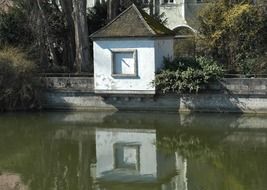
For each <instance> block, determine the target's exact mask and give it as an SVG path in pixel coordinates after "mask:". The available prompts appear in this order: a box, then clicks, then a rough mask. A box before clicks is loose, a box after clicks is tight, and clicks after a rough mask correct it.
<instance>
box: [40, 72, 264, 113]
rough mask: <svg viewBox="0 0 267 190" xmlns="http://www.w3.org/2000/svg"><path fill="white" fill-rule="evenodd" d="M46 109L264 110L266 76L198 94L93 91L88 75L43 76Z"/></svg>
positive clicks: (225, 81) (216, 85) (224, 83)
mask: <svg viewBox="0 0 267 190" xmlns="http://www.w3.org/2000/svg"><path fill="white" fill-rule="evenodd" d="M44 84H45V87H46V88H47V91H46V93H45V99H44V101H43V107H44V108H46V109H64V110H77V109H81V110H115V111H116V110H129V111H131V110H139V111H171V112H179V111H199V112H238V113H267V95H266V94H267V93H266V92H267V79H223V80H221V81H220V82H218V83H213V84H210V85H209V87H208V91H206V92H203V93H199V94H182V95H178V94H158V95H156V96H148V95H131V94H125V95H121V94H120V95H116V94H113V95H108V94H105V95H96V94H95V93H94V91H93V79H92V78H81V77H78V78H66V77H65V78H64V77H63V78H62V77H61V78H54V77H52V78H51V77H47V78H45V82H44Z"/></svg>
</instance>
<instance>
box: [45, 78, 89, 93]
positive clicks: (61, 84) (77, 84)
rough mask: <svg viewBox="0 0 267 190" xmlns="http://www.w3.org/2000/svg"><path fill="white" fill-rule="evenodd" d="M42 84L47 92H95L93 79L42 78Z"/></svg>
mask: <svg viewBox="0 0 267 190" xmlns="http://www.w3.org/2000/svg"><path fill="white" fill-rule="evenodd" d="M41 83H42V86H43V87H44V88H45V89H47V90H66V89H67V90H71V89H75V90H77V91H78V90H80V91H87V92H93V91H94V78H93V77H41Z"/></svg>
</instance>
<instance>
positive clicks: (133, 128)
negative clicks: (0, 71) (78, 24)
mask: <svg viewBox="0 0 267 190" xmlns="http://www.w3.org/2000/svg"><path fill="white" fill-rule="evenodd" d="M266 179H267V116H266V115H237V114H203V113H198V114H196V113H195V114H189V113H188V114H168V113H120V112H117V113H110V112H73V113H72V112H71V113H70V112H55V113H54V112H52V113H51V112H48V113H16V114H2V115H0V190H266V189H267V180H266Z"/></svg>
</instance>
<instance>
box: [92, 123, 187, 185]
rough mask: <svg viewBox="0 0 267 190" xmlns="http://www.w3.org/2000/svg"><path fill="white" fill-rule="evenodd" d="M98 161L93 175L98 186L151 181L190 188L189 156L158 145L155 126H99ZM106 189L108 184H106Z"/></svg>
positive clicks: (93, 169) (96, 134)
mask: <svg viewBox="0 0 267 190" xmlns="http://www.w3.org/2000/svg"><path fill="white" fill-rule="evenodd" d="M95 140H96V164H93V165H91V175H92V177H93V179H94V182H95V184H97V185H96V189H102V187H104V186H105V185H107V184H109V185H108V188H107V189H109V187H111V185H110V184H111V183H116V184H117V185H118V184H119V183H122V184H131V186H129V188H130V187H132V188H134V187H133V186H135V185H140V184H147V185H148V184H149V185H150V186H149V187H147V188H149V189H150V188H153V189H154V188H156V189H162V190H178V189H179V190H186V189H187V179H186V160H184V159H183V158H182V157H181V156H179V154H178V153H177V152H172V153H169V152H168V153H167V152H164V151H161V150H158V149H157V147H156V141H157V133H156V130H155V129H106V128H97V129H96V131H95ZM105 189H106V188H105Z"/></svg>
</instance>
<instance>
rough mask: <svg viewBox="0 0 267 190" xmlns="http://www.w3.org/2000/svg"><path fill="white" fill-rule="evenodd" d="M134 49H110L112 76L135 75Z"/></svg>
mask: <svg viewBox="0 0 267 190" xmlns="http://www.w3.org/2000/svg"><path fill="white" fill-rule="evenodd" d="M136 62H137V61H136V50H133V49H116V50H112V76H137V63H136Z"/></svg>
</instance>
